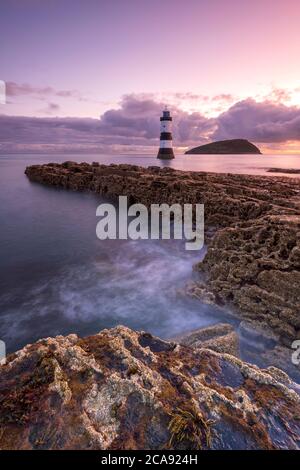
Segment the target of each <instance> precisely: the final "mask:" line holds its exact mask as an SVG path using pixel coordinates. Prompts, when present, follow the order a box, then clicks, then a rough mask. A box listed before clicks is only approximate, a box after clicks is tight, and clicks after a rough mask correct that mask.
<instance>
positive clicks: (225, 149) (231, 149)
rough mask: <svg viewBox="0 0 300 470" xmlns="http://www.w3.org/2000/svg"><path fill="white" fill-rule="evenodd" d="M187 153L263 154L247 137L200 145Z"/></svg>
mask: <svg viewBox="0 0 300 470" xmlns="http://www.w3.org/2000/svg"><path fill="white" fill-rule="evenodd" d="M185 153H186V154H201V153H202V154H218V153H219V154H247V153H256V154H261V151H260V150H259V148H258V147H256V145H254V144H252V143H251V142H249V141H248V140H246V139H232V140H219V141H217V142H211V143H210V144H206V145H200V146H199V147H194V148H192V149H189V150H187V151H186V152H185Z"/></svg>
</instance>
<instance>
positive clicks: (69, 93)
mask: <svg viewBox="0 0 300 470" xmlns="http://www.w3.org/2000/svg"><path fill="white" fill-rule="evenodd" d="M6 94H7V96H22V95H33V96H40V97H44V96H48V95H54V96H60V97H63V98H69V97H76V98H79V97H80V94H79V92H78V91H76V90H56V89H55V88H53V87H51V86H46V87H36V86H32V85H30V84H29V83H21V84H20V83H16V82H6Z"/></svg>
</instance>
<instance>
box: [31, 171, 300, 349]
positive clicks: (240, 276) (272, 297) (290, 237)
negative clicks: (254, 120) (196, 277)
mask: <svg viewBox="0 0 300 470" xmlns="http://www.w3.org/2000/svg"><path fill="white" fill-rule="evenodd" d="M25 173H26V175H27V176H28V177H29V179H30V180H31V181H36V182H39V183H43V184H47V185H52V186H56V187H62V188H65V189H71V190H74V191H92V192H95V193H98V194H101V195H104V196H106V197H108V198H117V197H118V196H119V195H127V196H128V198H129V202H130V203H134V202H139V203H143V204H145V205H146V206H150V204H152V203H167V204H173V203H180V204H184V203H193V204H195V203H203V204H204V206H205V228H206V233H207V236H206V243H207V244H208V249H207V254H206V256H205V258H204V260H203V261H202V262H200V263H198V264H196V265H195V270H197V271H199V272H201V273H202V277H203V278H204V281H203V282H200V281H199V282H195V283H192V284H191V285H189V288H188V294H189V295H193V296H195V297H197V298H199V299H201V300H202V301H204V302H208V303H214V304H216V305H219V306H226V308H229V309H231V310H232V311H233V312H234V314H235V315H236V316H237V317H239V318H241V319H243V320H246V321H247V322H250V323H253V324H254V326H255V328H258V327H259V328H260V329H261V330H265V331H266V332H268V331H270V332H272V334H275V335H276V337H277V338H278V341H279V342H280V343H281V344H282V345H284V346H287V347H288V348H290V346H291V343H292V341H294V340H295V339H299V338H300V313H299V312H300V289H299V286H300V181H299V180H298V179H292V178H285V177H265V176H250V175H236V174H235V175H234V174H216V173H204V172H187V171H179V170H174V169H171V168H159V167H149V168H143V167H139V166H135V165H128V164H120V165H115V164H112V165H100V164H99V163H93V164H87V163H80V164H79V163H74V162H65V163H63V164H54V163H50V164H47V165H34V166H30V167H28V168H26V171H25Z"/></svg>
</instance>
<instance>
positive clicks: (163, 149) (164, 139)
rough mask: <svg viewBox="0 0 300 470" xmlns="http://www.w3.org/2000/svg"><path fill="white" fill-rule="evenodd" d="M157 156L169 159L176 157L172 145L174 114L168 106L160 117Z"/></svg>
mask: <svg viewBox="0 0 300 470" xmlns="http://www.w3.org/2000/svg"><path fill="white" fill-rule="evenodd" d="M157 158H161V159H164V160H168V159H171V158H174V152H173V145H172V116H171V114H170V111H168V109H167V108H166V109H165V110H164V111H163V115H162V116H161V118H160V145H159V151H158V155H157Z"/></svg>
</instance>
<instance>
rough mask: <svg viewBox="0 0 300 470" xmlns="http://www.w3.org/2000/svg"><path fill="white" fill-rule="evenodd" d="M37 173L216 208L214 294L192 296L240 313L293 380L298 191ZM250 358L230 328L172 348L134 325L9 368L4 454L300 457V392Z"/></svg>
mask: <svg viewBox="0 0 300 470" xmlns="http://www.w3.org/2000/svg"><path fill="white" fill-rule="evenodd" d="M26 174H27V176H28V177H29V178H30V180H31V181H36V182H39V183H43V184H49V185H52V186H56V187H62V188H66V189H71V190H76V191H77V190H80V191H93V192H95V193H98V194H102V195H105V196H107V197H108V198H116V197H117V196H119V195H127V196H128V197H129V200H130V202H131V203H133V202H141V203H144V204H146V205H147V206H148V205H150V204H151V203H162V202H167V203H169V204H172V203H175V202H179V203H196V202H198V203H204V204H205V214H206V230H207V231H206V235H207V240H206V242H207V244H208V248H207V255H206V257H205V258H204V260H203V261H202V262H201V263H198V264H197V265H196V266H195V269H196V270H197V271H199V272H201V273H202V278H203V281H202V282H200V281H197V282H191V283H190V284H189V285H188V286H187V289H186V294H187V295H192V296H195V297H197V298H200V299H201V300H202V301H204V302H208V303H214V304H216V305H219V306H220V307H221V308H223V307H226V308H230V309H232V310H233V311H234V314H235V315H236V316H237V317H238V318H239V319H241V322H240V327H239V328H240V330H241V331H242V333H243V334H244V335H245V336H246V337H247V338H248V339H249V338H250V339H251V338H253V341H254V342H255V343H257V344H259V341H258V340H260V339H261V337H262V338H263V339H264V341H265V344H267V345H268V347H267V349H266V350H265V349H263V350H262V351H260V353H263V354H265V355H266V354H270V351H273V352H274V351H275V352H276V354H277V359H278V365H279V367H280V366H281V363H282V361H284V360H288V361H290V353H291V351H290V350H289V349H288V348H286V347H285V345H286V346H290V342H291V341H292V340H294V339H295V338H297V337H298V338H299V330H300V323H299V316H298V312H299V309H298V307H299V293H298V291H299V267H300V257H299V233H300V231H299V229H300V227H299V216H300V182H299V181H298V180H293V179H288V178H272V177H270V178H264V177H253V176H243V175H230V174H226V175H218V174H212V173H211V174H208V173H193V172H181V171H176V170H171V169H168V168H165V169H162V168H158V167H152V168H148V169H146V168H141V167H137V166H131V165H109V166H105V165H99V164H98V163H94V164H92V165H88V164H85V163H82V164H77V163H73V162H66V163H64V164H62V165H59V164H48V165H35V166H31V167H28V168H27V169H26ZM297 309H298V310H297ZM242 336H243V335H241V336H240V337H242ZM279 340H280V342H281V344H278V341H279ZM282 351H283V352H282ZM239 355H240V342H239V336H238V335H237V333H236V331H235V329H234V328H233V327H232V326H230V325H228V324H217V325H214V326H209V327H206V328H202V329H199V330H194V331H192V332H189V333H188V334H182V335H180V336H178V337H176V338H173V339H171V340H169V341H163V340H161V339H159V338H156V337H154V336H152V335H151V334H149V333H145V332H136V331H133V330H130V329H129V328H126V327H123V326H119V327H116V328H113V329H110V330H102V331H101V332H100V333H98V334H96V335H94V336H89V337H85V338H79V337H78V336H77V335H75V334H72V335H69V336H66V337H63V336H57V337H55V338H46V339H42V340H40V341H38V342H36V343H34V344H32V345H27V346H25V347H24V348H23V349H22V350H20V351H18V352H16V353H13V354H11V355H9V356H8V358H7V361H6V364H4V365H2V366H0V409H1V413H0V449H119V450H122V449H183V450H184V449H300V437H299V436H300V386H299V385H298V384H297V383H295V382H293V380H292V379H291V378H290V377H289V376H288V375H287V374H286V373H285V372H283V371H282V370H280V369H278V368H276V367H273V366H271V367H268V368H264V369H261V368H259V367H257V366H255V365H251V364H248V363H247V362H244V361H242V360H241V359H240V358H239ZM270 363H271V364H272V361H271V362H270ZM276 364H277V362H276ZM291 375H293V374H291Z"/></svg>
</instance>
